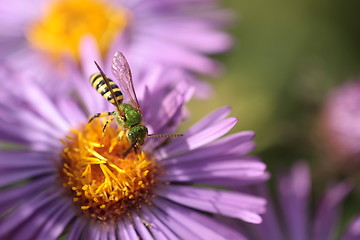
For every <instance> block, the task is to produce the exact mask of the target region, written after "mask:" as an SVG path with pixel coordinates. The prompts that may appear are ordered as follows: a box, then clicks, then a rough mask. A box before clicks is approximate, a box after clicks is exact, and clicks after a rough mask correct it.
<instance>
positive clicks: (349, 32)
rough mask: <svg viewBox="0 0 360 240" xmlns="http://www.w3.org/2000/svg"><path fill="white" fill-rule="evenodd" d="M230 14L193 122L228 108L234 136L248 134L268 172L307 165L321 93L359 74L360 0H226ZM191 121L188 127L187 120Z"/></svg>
mask: <svg viewBox="0 0 360 240" xmlns="http://www.w3.org/2000/svg"><path fill="white" fill-rule="evenodd" d="M223 5H224V6H225V7H227V8H229V9H231V10H232V11H233V12H234V15H235V16H236V19H235V22H234V24H233V25H232V26H231V27H230V29H229V32H230V33H231V34H232V35H233V37H234V47H233V49H232V50H231V51H230V52H229V53H227V54H224V55H221V56H218V60H219V61H221V62H222V63H223V64H224V65H225V73H224V75H223V76H222V77H221V79H219V80H210V82H211V84H213V86H214V89H215V94H214V96H213V97H212V99H211V100H210V103H209V102H208V101H206V102H204V101H201V100H193V101H192V102H191V103H190V108H191V110H192V116H193V121H195V120H198V119H200V118H201V117H202V116H204V115H205V114H207V113H209V112H210V111H212V110H214V109H215V108H218V107H221V106H224V105H230V106H231V107H232V108H233V112H232V116H236V117H238V119H239V122H238V124H237V126H236V128H235V129H234V131H239V130H254V131H256V133H257V137H256V139H255V140H256V143H257V145H258V147H257V150H256V154H257V155H260V156H262V157H263V159H264V161H265V162H266V163H268V164H269V167H270V170H272V169H273V168H274V169H275V168H277V167H278V165H284V164H285V165H287V163H289V162H292V161H294V160H298V159H307V160H309V161H312V160H313V158H314V156H315V154H314V147H313V146H314V144H313V142H314V134H313V133H314V130H315V129H314V127H315V125H314V123H315V122H316V118H317V116H318V114H319V110H320V108H321V104H322V102H323V101H324V98H325V97H326V95H327V93H328V92H329V91H330V90H331V89H332V88H333V87H335V86H336V85H339V84H340V83H342V82H345V81H347V80H351V79H354V78H356V77H357V76H360V64H359V63H360V29H359V26H358V24H359V23H360V14H359V10H360V2H359V1H355V0H345V1H325V0H317V1H311V0H303V1H301V0H297V1H286V0H274V1H265V0H254V1H236V0H232V1H230V0H228V1H224V4H223ZM193 121H192V122H193ZM316 156H317V155H316Z"/></svg>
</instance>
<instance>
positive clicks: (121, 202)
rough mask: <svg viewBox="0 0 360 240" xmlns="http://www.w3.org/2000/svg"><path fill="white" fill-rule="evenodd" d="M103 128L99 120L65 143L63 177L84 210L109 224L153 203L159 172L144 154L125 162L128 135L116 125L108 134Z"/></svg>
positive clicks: (107, 130) (133, 155)
mask: <svg viewBox="0 0 360 240" xmlns="http://www.w3.org/2000/svg"><path fill="white" fill-rule="evenodd" d="M103 127H104V124H103V122H102V121H100V120H98V119H95V120H94V121H92V122H91V123H89V124H87V125H86V126H85V127H84V129H82V130H73V131H72V134H71V136H68V137H67V139H66V140H63V143H64V144H65V148H64V150H63V152H62V159H63V164H62V169H61V173H60V176H61V178H62V180H63V183H64V186H65V187H66V188H67V189H68V190H69V191H70V192H71V194H72V196H73V200H74V202H76V203H77V204H78V205H79V207H80V209H81V210H82V211H83V212H85V213H86V214H87V215H89V216H91V217H93V218H96V219H99V220H104V221H105V220H112V219H116V218H118V217H120V216H122V215H124V214H127V213H129V211H131V210H134V209H135V210H136V209H137V208H139V207H140V206H141V204H143V203H149V200H148V198H149V197H151V196H152V195H153V188H154V186H155V185H156V178H157V175H158V172H159V171H158V168H157V166H156V163H155V160H154V159H152V158H150V157H149V156H148V155H147V154H146V153H145V152H143V151H141V150H138V151H137V153H135V152H134V151H133V150H132V151H131V152H130V153H129V154H128V155H127V156H126V157H125V158H123V157H122V154H123V153H124V151H126V149H128V147H129V146H130V143H129V141H128V140H127V138H126V137H125V136H124V135H125V134H124V131H122V130H121V129H119V127H117V126H116V125H115V124H114V125H111V124H110V125H108V128H107V129H106V131H105V132H103ZM119 134H120V135H119Z"/></svg>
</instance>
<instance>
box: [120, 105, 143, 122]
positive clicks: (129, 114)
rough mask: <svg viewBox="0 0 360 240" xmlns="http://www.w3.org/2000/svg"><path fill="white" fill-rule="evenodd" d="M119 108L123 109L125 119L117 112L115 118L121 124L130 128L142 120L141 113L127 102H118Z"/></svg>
mask: <svg viewBox="0 0 360 240" xmlns="http://www.w3.org/2000/svg"><path fill="white" fill-rule="evenodd" d="M120 110H121V111H123V113H124V115H125V116H124V117H125V119H123V116H121V115H120V114H117V117H116V120H117V121H118V123H119V124H120V125H121V126H125V127H127V128H130V127H132V126H135V125H138V124H140V123H141V121H142V117H141V114H140V113H139V112H138V111H136V110H135V108H134V107H133V106H131V105H130V104H127V103H123V104H120Z"/></svg>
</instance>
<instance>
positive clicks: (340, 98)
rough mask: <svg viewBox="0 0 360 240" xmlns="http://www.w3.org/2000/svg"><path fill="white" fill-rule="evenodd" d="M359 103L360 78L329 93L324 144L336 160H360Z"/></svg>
mask: <svg viewBox="0 0 360 240" xmlns="http://www.w3.org/2000/svg"><path fill="white" fill-rule="evenodd" d="M359 102H360V81H354V82H349V83H346V84H344V85H343V86H340V87H339V88H337V89H335V90H334V91H333V92H332V93H331V94H330V95H329V97H328V99H327V100H326V102H325V106H324V109H323V114H322V117H321V120H320V124H321V129H322V132H321V135H322V137H323V138H322V141H321V143H323V145H322V146H323V147H324V148H325V150H326V151H327V152H328V155H329V158H330V159H332V160H337V161H340V162H341V161H346V162H347V163H352V164H354V163H359V158H360V147H359V142H360V126H359V121H360V104H359ZM345 165H347V164H341V165H339V164H337V165H336V167H339V166H345ZM348 166H349V165H348ZM351 167H353V165H351Z"/></svg>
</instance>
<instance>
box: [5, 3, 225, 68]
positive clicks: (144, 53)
mask: <svg viewBox="0 0 360 240" xmlns="http://www.w3.org/2000/svg"><path fill="white" fill-rule="evenodd" d="M218 2H219V1H218V0H200V1H199V0H186V1H183V0H182V1H179V0H171V1H157V0H140V1H125V0H114V1H110V0H104V1H100V0H63V1H58V0H55V1H45V0H36V1H31V3H30V2H28V1H24V0H14V1H11V2H8V3H7V4H2V5H1V6H0V26H1V29H2V35H1V38H0V42H1V47H0V51H1V53H2V56H1V58H3V59H5V58H6V59H7V61H10V62H15V63H16V65H17V66H19V68H21V69H23V70H24V71H25V70H26V71H28V69H27V68H22V67H23V66H28V64H29V63H32V64H33V65H34V66H32V69H31V70H32V71H34V72H35V73H36V72H37V73H39V72H43V71H44V70H43V68H44V66H45V65H51V64H52V63H54V62H59V59H61V57H63V56H64V55H65V56H70V57H72V58H75V59H79V54H80V53H79V52H80V51H79V46H81V41H82V39H83V37H85V36H88V37H91V38H92V39H93V40H94V42H95V43H96V46H97V47H98V48H99V50H100V53H101V55H102V57H104V58H105V59H106V56H109V55H111V57H112V53H113V52H115V51H117V50H121V51H122V52H123V53H124V54H125V55H126V56H127V57H128V59H129V60H130V61H131V62H132V65H134V66H135V65H148V63H149V62H151V63H152V62H159V63H161V64H164V65H166V66H167V67H169V66H172V67H178V68H181V69H187V70H190V71H192V72H196V73H201V74H207V75H213V74H216V73H217V72H218V71H219V64H218V63H217V62H216V61H215V60H211V59H209V58H208V57H207V56H206V55H209V54H216V53H220V52H224V51H226V50H228V49H229V48H230V45H231V39H230V37H229V35H228V34H226V33H224V32H223V31H222V29H223V28H224V27H225V26H226V25H227V23H228V22H229V12H228V11H225V10H224V9H221V8H219V7H218ZM111 57H110V58H111Z"/></svg>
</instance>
